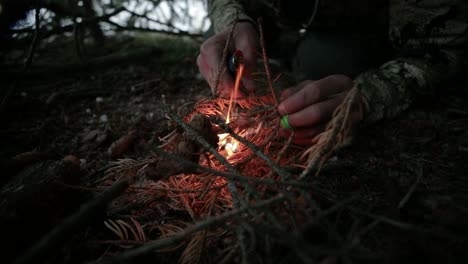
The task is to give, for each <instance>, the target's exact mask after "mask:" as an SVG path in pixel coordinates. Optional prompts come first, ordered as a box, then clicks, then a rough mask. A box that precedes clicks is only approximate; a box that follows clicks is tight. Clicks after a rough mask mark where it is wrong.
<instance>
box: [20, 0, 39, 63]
mask: <svg viewBox="0 0 468 264" xmlns="http://www.w3.org/2000/svg"><path fill="white" fill-rule="evenodd" d="M40 11H41V8H40V7H39V6H37V7H36V14H35V30H34V36H33V39H32V43H31V46H30V47H29V52H28V57H27V58H26V61H25V62H24V68H23V71H27V69H28V68H29V66H30V65H31V63H32V61H33V58H34V53H35V51H36V48H37V43H38V42H39V38H40V36H39V35H40V32H39V31H40V24H41V16H40Z"/></svg>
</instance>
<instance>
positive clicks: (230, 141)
mask: <svg viewBox="0 0 468 264" xmlns="http://www.w3.org/2000/svg"><path fill="white" fill-rule="evenodd" d="M218 138H219V142H218V147H219V150H221V149H223V148H224V150H226V153H227V155H226V157H227V158H229V157H231V156H232V155H234V153H236V152H237V150H238V149H239V141H237V140H235V139H234V138H232V137H231V135H229V133H223V134H218Z"/></svg>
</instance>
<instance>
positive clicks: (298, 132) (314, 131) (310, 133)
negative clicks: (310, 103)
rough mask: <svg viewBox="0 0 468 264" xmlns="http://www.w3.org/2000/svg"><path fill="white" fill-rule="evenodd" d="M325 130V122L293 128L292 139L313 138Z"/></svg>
mask: <svg viewBox="0 0 468 264" xmlns="http://www.w3.org/2000/svg"><path fill="white" fill-rule="evenodd" d="M324 130H325V124H319V125H316V126H314V127H306V128H300V129H295V130H294V139H307V138H314V137H315V136H317V135H318V134H320V133H322V132H323V131H324Z"/></svg>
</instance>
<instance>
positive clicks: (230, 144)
mask: <svg viewBox="0 0 468 264" xmlns="http://www.w3.org/2000/svg"><path fill="white" fill-rule="evenodd" d="M243 75H244V64H243V63H240V64H239V68H238V69H237V74H236V81H235V83H234V89H233V90H232V91H231V98H230V99H229V107H228V112H227V116H226V124H229V122H230V121H231V117H232V116H233V105H234V103H235V101H236V99H237V97H238V95H239V86H240V81H241V79H242V76H243ZM218 138H219V141H218V146H219V149H222V148H223V147H224V149H225V150H226V153H227V157H228V158H229V157H231V156H232V155H234V153H236V152H237V149H238V148H239V141H237V140H235V139H234V138H232V137H231V136H230V135H229V133H222V134H218Z"/></svg>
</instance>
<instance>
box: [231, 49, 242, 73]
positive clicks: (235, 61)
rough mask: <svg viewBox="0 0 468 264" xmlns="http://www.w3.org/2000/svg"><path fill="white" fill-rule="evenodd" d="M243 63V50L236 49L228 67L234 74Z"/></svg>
mask: <svg viewBox="0 0 468 264" xmlns="http://www.w3.org/2000/svg"><path fill="white" fill-rule="evenodd" d="M241 63H243V54H242V51H240V50H236V51H234V53H233V54H232V56H231V57H230V58H229V60H228V68H229V71H230V72H231V74H232V75H236V72H237V69H239V65H240V64H241Z"/></svg>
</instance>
